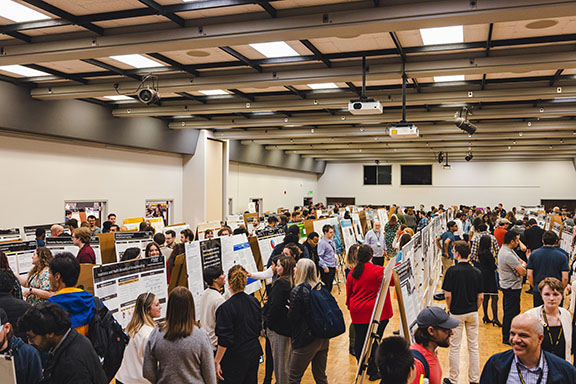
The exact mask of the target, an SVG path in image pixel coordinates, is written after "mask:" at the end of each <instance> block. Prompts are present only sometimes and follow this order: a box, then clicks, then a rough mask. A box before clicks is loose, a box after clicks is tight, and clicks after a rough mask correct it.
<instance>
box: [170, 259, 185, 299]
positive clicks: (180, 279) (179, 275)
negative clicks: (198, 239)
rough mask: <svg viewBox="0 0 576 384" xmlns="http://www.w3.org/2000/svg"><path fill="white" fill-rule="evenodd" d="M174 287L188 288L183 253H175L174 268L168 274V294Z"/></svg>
mask: <svg viewBox="0 0 576 384" xmlns="http://www.w3.org/2000/svg"><path fill="white" fill-rule="evenodd" d="M176 287H186V288H188V272H187V269H186V255H185V254H184V253H183V254H181V255H177V256H176V259H175V260H174V268H172V274H171V275H170V283H169V284H168V295H170V292H172V290H173V289H174V288H176Z"/></svg>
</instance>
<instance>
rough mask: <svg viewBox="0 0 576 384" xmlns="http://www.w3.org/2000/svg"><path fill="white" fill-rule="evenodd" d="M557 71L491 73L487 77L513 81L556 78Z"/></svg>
mask: <svg viewBox="0 0 576 384" xmlns="http://www.w3.org/2000/svg"><path fill="white" fill-rule="evenodd" d="M555 72H556V71H531V72H506V73H491V74H488V75H486V78H487V79H513V78H517V77H535V76H554V73H555Z"/></svg>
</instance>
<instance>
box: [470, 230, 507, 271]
mask: <svg viewBox="0 0 576 384" xmlns="http://www.w3.org/2000/svg"><path fill="white" fill-rule="evenodd" d="M478 231H479V232H477V233H476V234H475V235H474V238H473V239H472V245H471V247H470V261H471V262H472V264H474V265H477V264H478V247H479V246H480V239H481V238H482V236H484V235H487V236H490V240H491V243H492V244H491V246H490V251H492V254H493V255H494V256H496V255H498V251H499V250H500V247H498V241H496V238H495V237H494V235H492V234H491V233H490V232H488V226H487V225H486V224H480V225H479V226H478Z"/></svg>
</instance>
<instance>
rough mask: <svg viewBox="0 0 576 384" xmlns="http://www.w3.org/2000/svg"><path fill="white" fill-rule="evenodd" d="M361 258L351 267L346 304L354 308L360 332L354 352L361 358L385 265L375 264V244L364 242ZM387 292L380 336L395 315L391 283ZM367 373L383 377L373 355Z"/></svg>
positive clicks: (373, 352) (355, 319)
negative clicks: (390, 293) (372, 245)
mask: <svg viewBox="0 0 576 384" xmlns="http://www.w3.org/2000/svg"><path fill="white" fill-rule="evenodd" d="M357 258H358V264H356V266H355V267H354V269H352V271H350V274H349V275H348V279H347V280H346V306H347V307H348V309H349V310H350V317H351V318H352V325H353V326H354V331H355V332H356V338H355V341H354V352H355V356H356V359H357V360H358V359H359V358H360V356H361V354H362V348H363V346H364V340H365V338H366V333H367V332H368V329H369V326H370V323H371V321H372V311H373V310H374V306H375V305H376V298H377V297H378V293H379V292H380V286H381V285H382V278H383V276H384V267H381V266H379V265H374V264H372V262H371V260H372V248H371V247H370V246H369V245H366V244H364V245H361V246H360V248H359V249H358V256H357ZM383 292H385V293H386V301H385V302H384V308H383V310H382V315H381V316H380V319H379V320H380V323H379V325H378V330H377V334H378V335H379V337H378V339H380V338H382V334H383V333H384V329H385V328H386V325H387V324H388V321H389V319H390V318H391V317H392V303H391V302H390V295H389V293H388V287H386V288H385V290H384V291H383ZM377 347H378V343H374V344H373V345H372V353H371V354H370V356H376V353H375V351H376V348H377ZM367 373H368V375H369V378H370V380H378V379H379V378H380V375H379V374H378V369H377V368H376V363H375V361H374V359H373V358H371V359H370V361H369V362H368V370H367Z"/></svg>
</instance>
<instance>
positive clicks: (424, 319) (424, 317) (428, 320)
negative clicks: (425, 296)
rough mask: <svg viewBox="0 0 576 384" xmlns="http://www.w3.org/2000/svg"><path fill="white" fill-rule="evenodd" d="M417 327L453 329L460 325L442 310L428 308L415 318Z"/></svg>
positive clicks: (433, 307)
mask: <svg viewBox="0 0 576 384" xmlns="http://www.w3.org/2000/svg"><path fill="white" fill-rule="evenodd" d="M416 324H418V327H420V328H425V327H439V328H444V329H453V328H456V327H457V326H458V324H460V320H458V319H455V318H453V317H450V315H449V314H447V313H446V312H445V311H444V310H443V309H442V308H440V307H435V306H429V307H426V308H424V309H423V310H422V311H420V313H419V314H418V317H416Z"/></svg>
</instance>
